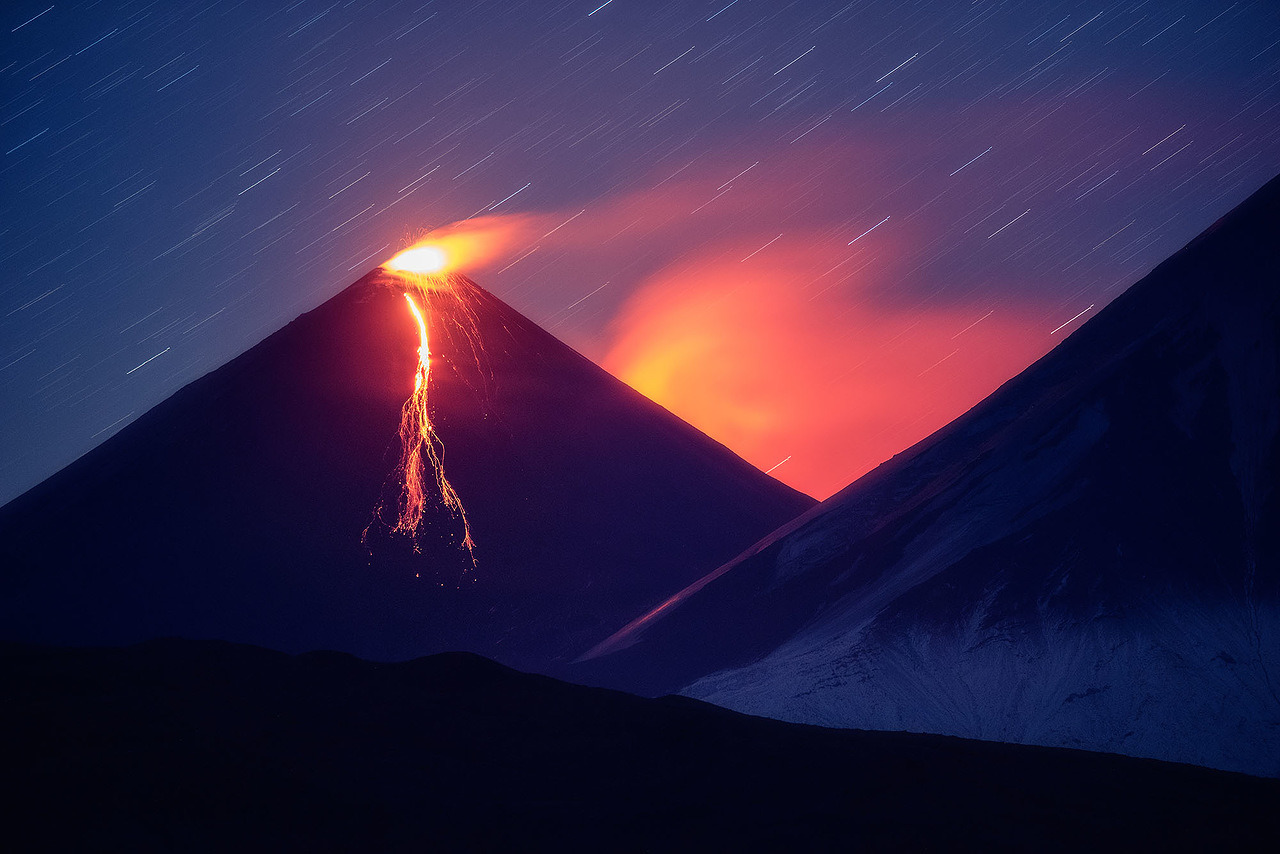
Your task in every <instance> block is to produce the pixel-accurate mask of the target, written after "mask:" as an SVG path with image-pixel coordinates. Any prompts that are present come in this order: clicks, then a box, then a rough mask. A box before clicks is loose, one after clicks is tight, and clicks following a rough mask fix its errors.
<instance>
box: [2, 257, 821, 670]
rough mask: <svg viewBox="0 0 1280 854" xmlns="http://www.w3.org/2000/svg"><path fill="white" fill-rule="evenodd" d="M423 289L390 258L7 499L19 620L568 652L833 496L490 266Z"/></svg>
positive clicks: (530, 660) (400, 650) (297, 640)
mask: <svg viewBox="0 0 1280 854" xmlns="http://www.w3.org/2000/svg"><path fill="white" fill-rule="evenodd" d="M441 283H443V284H444V285H447V287H445V288H439V287H437V285H440V284H441ZM410 285H412V286H410V287H406V279H405V277H404V276H403V275H401V274H400V273H398V272H397V271H395V270H393V269H388V268H379V269H377V270H374V271H373V272H371V273H370V274H368V275H366V276H365V277H363V278H362V279H360V280H359V281H358V282H356V283H355V284H353V285H352V286H350V287H349V288H347V289H346V290H345V291H343V292H342V293H340V294H338V295H337V296H335V297H334V298H332V299H331V300H329V301H328V302H326V303H325V304H323V305H322V306H320V307H319V308H317V309H315V310H314V311H311V312H309V313H307V314H305V315H303V316H302V317H299V318H298V319H297V320H295V321H293V322H292V323H290V324H289V325H288V326H286V327H285V328H284V329H282V330H280V331H279V332H277V333H275V334H274V335H271V336H270V337H269V338H267V339H266V340H265V341H263V342H262V343H260V344H259V345H257V346H256V347H254V348H252V349H251V350H249V351H248V352H246V353H244V354H243V355H241V356H240V357H238V358H236V359H235V360H233V361H232V362H230V363H229V364H227V365H225V366H224V367H222V368H221V369H219V370H217V371H214V372H213V373H211V374H209V375H207V376H205V377H203V378H201V379H200V380H197V381H196V382H194V383H192V384H190V385H188V386H187V387H185V388H183V389H182V390H180V391H179V392H177V393H176V394H175V395H173V396H172V397H171V398H169V399H168V400H166V401H164V402H163V403H161V404H160V405H158V406H157V407H155V408H154V409H152V410H151V411H150V412H148V413H146V414H145V415H144V416H143V417H141V418H139V419H138V420H137V421H136V422H134V423H133V424H131V425H130V426H129V427H127V428H126V429H124V430H123V431H121V432H120V433H119V434H118V435H116V436H114V437H112V438H111V439H110V440H108V441H107V442H105V443H104V444H103V445H101V446H100V447H98V448H97V449H95V450H94V451H92V452H91V453H89V454H87V455H86V456H84V457H83V458H81V459H80V460H78V461H77V462H75V463H74V464H72V465H71V466H69V467H68V468H66V469H64V470H63V471H62V472H60V473H58V474H57V475H55V476H54V477H52V478H50V479H49V480H48V481H46V482H45V483H43V484H41V485H40V486H38V487H36V488H35V489H33V490H31V491H30V492H28V493H26V494H25V495H23V496H21V497H19V498H18V499H16V500H14V501H13V502H11V503H10V504H8V505H7V506H5V507H4V508H0V565H3V567H4V575H3V584H4V590H5V595H4V596H3V597H0V626H3V629H2V630H0V632H2V636H3V638H4V639H9V640H20V641H27V642H47V643H59V644H67V643H73V644H101V643H118V642H131V641H136V640H143V639H146V638H151V637H157V636H166V635H179V636H186V637H193V638H220V639H227V640H236V641H245V642H252V643H257V644H260V645H263V646H268V647H273V648H277V649H282V650H287V651H303V650H309V649H316V648H330V649H338V650H344V651H348V652H352V653H356V654H360V655H363V656H365V657H368V658H373V659H380V660H387V659H399V658H407V657H411V656H416V655H421V654H426V653H432V652H438V651H443V650H453V649H461V650H469V651H473V652H478V653H482V654H486V655H489V656H491V657H494V658H497V659H499V660H501V661H503V662H505V663H508V664H512V665H515V666H519V667H523V668H526V669H535V670H543V671H549V670H555V669H556V668H557V667H560V666H562V664H563V662H565V661H567V660H569V659H572V658H574V657H576V656H577V655H578V654H580V653H581V652H582V650H584V649H586V648H588V647H589V646H591V645H593V644H594V643H597V642H599V641H600V640H602V639H603V637H604V636H605V635H606V634H607V633H608V632H609V631H611V630H612V628H613V627H614V626H616V625H618V624H620V623H621V622H623V621H625V619H626V618H628V617H629V616H630V615H631V614H633V613H635V612H637V611H639V610H642V609H644V608H646V607H648V606H649V605H651V604H653V603H655V602H658V601H660V600H661V599H662V598H663V597H664V596H666V595H668V594H669V593H670V592H671V591H672V590H676V589H679V588H680V587H681V586H683V585H684V584H687V583H688V582H690V581H692V580H693V579H694V578H696V577H697V576H698V575H700V574H701V573H702V572H704V571H705V570H706V569H707V567H709V566H714V565H715V564H717V563H718V562H720V561H723V560H726V559H728V558H729V557H731V556H732V555H733V554H734V553H735V552H736V551H738V550H740V549H741V548H743V547H745V546H746V545H748V544H749V543H750V542H751V541H753V540H754V539H756V538H758V537H759V536H761V535H763V534H764V533H766V532H767V531H769V530H771V529H772V528H773V527H776V526H777V525H778V524H780V523H781V522H783V521H785V520H787V519H789V518H791V517H793V516H794V515H796V514H797V513H799V512H801V511H803V510H804V509H806V508H807V507H809V506H810V505H811V504H812V500H811V499H808V498H807V497H805V496H803V495H801V494H799V493H797V492H795V491H793V490H791V489H790V488H788V487H785V486H783V485H781V484H779V483H778V482H776V481H774V480H772V479H771V478H769V477H766V476H765V475H763V474H762V473H761V472H760V471H759V470H757V469H755V468H753V467H752V466H750V465H748V464H746V463H745V462H743V461H742V460H741V459H739V458H737V457H736V456H734V455H733V454H732V453H731V452H729V451H728V450H727V449H725V448H724V447H723V446H721V445H719V444H717V443H716V442H714V441H712V440H711V439H709V438H707V437H706V436H704V435H702V434H701V433H699V432H697V431H696V430H694V429H693V428H691V427H689V426H688V425H687V424H685V423H684V422H682V421H680V420H679V419H677V418H675V417H674V416H672V415H671V414H670V413H668V412H667V411H665V410H663V409H662V408H660V407H658V406H657V405H656V404H653V403H652V402H650V401H648V400H647V399H645V398H644V397H642V396H641V395H640V394H638V393H637V392H635V391H633V390H632V389H630V388H628V387H626V386H625V385H623V384H622V383H620V382H619V381H617V380H615V379H614V378H613V377H611V376H609V375H608V374H607V373H605V372H604V371H603V370H601V369H600V368H598V367H597V366H595V365H594V364H592V363H591V362H590V361H588V360H587V359H585V358H583V357H582V356H580V355H579V354H578V353H576V352H574V351H573V350H571V349H570V348H568V347H567V346H565V345H564V344H562V343H560V342H559V341H557V340H556V339H555V338H553V337H552V336H551V335H549V334H547V333H546V332H544V331H543V330H541V329H539V328H538V327H536V326H535V325H534V324H532V323H531V322H529V321H528V320H526V319H525V318H524V317H522V316H520V315H519V314H517V313H516V312H515V311H513V310H512V309H511V308H509V307H508V306H506V305H505V304H503V303H502V302H501V301H499V300H498V299H496V298H495V297H494V296H492V295H491V294H489V293H488V292H486V291H484V290H483V289H482V288H480V287H479V286H478V285H476V284H475V283H474V282H472V281H471V280H469V279H467V278H466V277H464V276H461V275H459V274H456V273H449V274H448V275H447V276H446V277H444V278H443V279H440V278H436V279H433V280H432V282H430V283H428V285H429V286H428V287H426V288H425V289H424V288H423V287H421V285H422V283H421V282H418V283H417V284H414V283H413V282H410ZM409 301H412V303H413V306H412V307H416V308H417V309H418V313H421V314H422V321H423V322H422V325H421V326H419V324H418V322H417V317H416V316H415V312H414V311H413V310H412V307H411V306H410V304H409ZM428 372H429V375H428ZM415 386H417V389H416V390H415ZM428 391H429V397H428V395H427V392H428ZM406 413H408V414H409V416H410V418H409V433H410V434H411V435H410V436H409V439H410V440H411V441H410V442H408V444H407V447H408V448H409V452H408V454H407V455H406V452H405V448H406V443H405V442H404V441H403V440H404V435H405V420H404V416H405V415H406ZM433 453H434V454H435V455H436V456H437V458H438V460H437V461H439V462H442V463H443V465H444V467H445V469H447V478H444V476H443V470H441V469H434V470H429V467H433V466H434V462H433V461H432V460H431V459H430V457H431V454H433ZM442 454H443V455H442ZM415 455H417V459H416V461H415ZM406 468H408V469H409V470H410V472H411V473H412V472H418V473H421V474H423V475H424V477H423V479H422V481H421V486H422V487H423V488H422V490H421V492H420V493H419V494H418V497H413V496H412V495H411V496H410V498H409V500H408V501H407V502H405V501H404V499H405V482H406V481H405V479H404V474H405V471H406ZM437 473H438V474H439V478H437ZM411 480H412V478H411ZM411 491H412V490H411ZM419 498H420V499H421V500H420V501H419V500H418V499H419ZM458 500H461V501H463V502H464V504H463V505H459V504H458ZM376 508H382V512H381V514H378V511H377V510H376ZM463 508H465V511H464V509H463ZM463 512H465V522H464V517H463ZM419 513H420V514H421V515H420V516H419V515H418V514H419ZM379 518H380V519H381V520H382V521H381V522H380V521H379ZM371 521H372V522H373V524H371ZM397 526H400V527H401V528H402V529H403V528H409V529H411V533H409V532H406V531H404V530H401V531H400V532H397V531H396V530H395V528H396V527H397ZM467 526H469V528H468V527H467ZM468 531H473V532H474V534H475V536H474V561H475V562H474V563H473V554H472V552H471V551H470V549H469V548H468V547H467V546H468V542H469V540H470V538H469V537H468ZM362 532H366V533H365V536H364V537H363V539H362ZM407 533H408V535H406V534H407ZM477 564H478V567H479V568H478V569H477V568H476V567H477Z"/></svg>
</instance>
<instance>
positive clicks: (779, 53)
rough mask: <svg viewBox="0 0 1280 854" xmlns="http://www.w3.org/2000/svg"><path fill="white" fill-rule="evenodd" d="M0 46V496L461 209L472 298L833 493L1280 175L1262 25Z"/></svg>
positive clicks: (67, 22)
mask: <svg viewBox="0 0 1280 854" xmlns="http://www.w3.org/2000/svg"><path fill="white" fill-rule="evenodd" d="M597 7H599V8H597ZM0 26H2V27H3V29H2V30H0V33H2V35H0V39H3V44H4V47H3V51H0V70H2V75H0V76H2V79H3V81H4V84H3V93H2V98H0V133H2V135H3V139H2V140H0V142H2V144H3V151H4V155H3V170H4V179H3V181H4V183H3V187H4V191H3V205H4V209H3V226H2V227H3V243H2V244H0V251H2V253H3V257H4V265H3V271H4V274H3V278H2V279H0V448H2V449H3V454H0V501H3V500H7V499H9V498H12V497H14V496H15V495H17V494H18V493H20V492H21V491H23V490H25V489H27V488H29V487H30V486H32V485H34V484H35V483H37V482H38V481H40V480H41V479H43V478H45V477H47V476H48V475H49V474H51V473H53V472H54V471H56V470H57V469H58V468H60V467H62V466H63V465H65V464H67V463H68V462H70V461H71V460H73V459H74V458H76V457H77V456H79V455H81V454H82V453H84V452H85V451H86V450H88V449H89V448H91V447H93V446H94V445H96V444H98V443H100V442H102V441H104V440H105V439H106V438H108V437H109V436H111V435H112V434H113V433H114V432H116V431H118V430H120V429H121V428H122V427H123V426H125V425H126V424H128V423H129V422H130V421H131V420H132V419H134V418H136V417H137V416H138V415H140V414H141V413H143V412H145V411H146V410H147V409H148V408H149V407H151V406H153V405H154V404H156V403H158V402H159V401H160V400H162V399H163V398H165V397H166V396H167V395H169V394H171V393H172V392H173V391H175V390H176V389H178V388H179V387H180V386H182V385H184V384H185V383H187V382H189V381H191V380H193V379H195V378H197V377H198V376H200V375H202V374H204V373H206V372H208V371H210V370H212V369H214V368H216V367H217V366H219V365H220V364H222V363H224V362H226V361H227V360H228V359H230V358H231V357H233V356H235V355H237V354H238V353H240V352H242V351H243V350H245V349H247V348H248V347H250V346H252V345H253V344H255V343H257V342H258V341H260V340H261V339H262V338H264V337H265V336H266V335H268V334H269V333H271V332H272V331H274V330H276V329H278V328H280V327H281V326H282V325H284V324H285V323H286V322H287V321H289V320H290V319H291V318H293V317H294V316H296V315H297V314H299V313H300V312H301V311H304V310H307V309H310V308H312V307H314V306H316V305H318V304H320V303H321V302H323V301H324V300H326V299H327V298H329V297H331V296H333V295H334V294H336V293H337V292H339V291H340V290H342V289H343V288H344V287H345V286H346V285H348V284H350V283H351V282H352V281H354V280H355V279H356V278H358V277H359V276H360V275H362V274H363V273H365V272H367V271H368V270H369V269H371V268H372V267H374V266H376V265H377V264H379V263H381V262H382V261H384V260H386V258H388V257H389V256H390V255H392V254H393V253H394V252H395V251H396V250H398V249H400V248H402V247H403V246H405V245H407V244H408V243H409V242H411V241H412V240H413V239H414V238H416V237H417V236H419V235H421V234H422V233H423V232H424V231H426V230H428V229H432V228H437V227H439V226H442V225H445V224H448V223H451V222H454V221H458V220H464V219H472V220H474V222H473V226H468V227H469V228H471V227H474V229H475V230H477V231H478V232H479V233H481V234H483V235H484V236H485V237H486V239H487V240H488V242H489V245H490V247H491V248H492V249H493V250H494V251H493V252H492V253H491V257H489V258H488V259H487V260H485V262H484V263H483V264H477V265H476V266H475V267H474V269H467V270H465V271H464V272H467V273H468V274H469V275H471V276H472V277H473V278H474V279H476V280H477V281H478V282H479V283H480V284H481V285H483V286H484V287H486V288H488V289H489V290H491V291H493V292H494V293H495V294H497V295H498V296H499V297H501V298H502V299H504V300H506V301H507V302H509V303H510V304H512V305H513V306H514V307H515V308H517V309H518V310H520V311H522V312H524V313H525V314H527V315H528V316H529V317H531V318H532V319H533V320H535V321H536V322H538V323H540V324H542V325H544V326H545V327H546V328H548V329H549V330H551V331H552V332H553V333H555V334H556V335H557V336H559V337H560V338H562V339H563V340H565V341H567V342H568V343H569V344H571V345H573V346H574V347H576V348H577V349H579V350H580V351H582V352H583V353H584V354H586V355H588V356H590V357H591V358H593V359H594V360H596V361H597V362H599V363H600V364H602V365H604V366H605V367H606V368H608V369H609V370H611V371H613V372H614V373H615V374H617V375H618V376H620V377H622V378H623V379H625V380H627V381H628V382H630V383H632V384H633V385H635V386H636V387H637V388H639V389H640V390H642V391H644V392H645V393H647V394H649V395H650V396H652V397H654V398H655V399H656V400H658V401H659V402H660V403H662V404H664V405H666V406H667V407H668V408H670V409H672V410H673V411H675V412H676V413H677V414H679V415H681V416H682V417H684V418H686V419H687V420H690V421H691V422H692V423H694V424H695V425H696V426H698V427H699V428H701V429H703V430H704V431H706V432H708V433H709V434H710V435H712V436H713V437H715V438H717V439H719V440H720V441H722V442H725V443H726V444H728V445H729V446H730V447H732V448H733V449H734V450H736V451H737V452H738V453H740V454H742V455H744V456H745V457H746V458H747V459H749V460H750V461H751V462H753V463H755V464H756V465H758V466H760V467H761V468H763V469H769V468H772V467H774V466H777V468H776V470H775V471H774V474H775V476H777V477H779V478H781V479H783V480H785V481H787V482H788V483H791V484H792V485H793V486H796V487H798V488H800V489H803V490H804V491H806V492H809V493H810V494H812V495H815V496H817V497H825V496H826V495H829V494H830V493H831V492H833V491H834V490H836V489H838V488H839V487H840V486H842V485H844V484H845V483H847V482H849V481H850V480H852V479H853V478H854V477H855V476H857V475H859V474H861V473H863V472H865V471H866V470H868V469H869V468H871V467H872V466H874V465H875V464H876V463H878V462H880V461H881V460H883V459H885V458H887V457H888V456H890V455H892V454H893V453H896V452H897V451H899V450H902V449H903V448H905V447H906V446H908V445H909V444H911V443H912V442H914V441H916V440H918V439H920V438H922V437H924V436H925V435H927V434H928V433H929V432H931V431H932V430H934V429H936V428H937V427H939V426H941V425H942V424H944V423H946V422H947V421H949V420H950V419H951V418H953V417H955V416H956V415H958V414H960V413H961V412H962V411H964V410H965V409H966V408H967V407H969V406H971V405H972V404H973V403H976V402H977V400H978V399H980V398H981V397H982V396H983V395H985V394H986V393H988V392H990V391H991V390H993V389H994V388H995V387H996V386H997V385H998V384H999V383H1000V382H1002V381H1004V380H1005V379H1007V378H1009V377H1011V376H1013V375H1014V374H1015V373H1017V372H1018V371H1019V370H1021V369H1022V368H1024V367H1025V366H1026V365H1028V364H1029V363H1030V362H1031V361H1033V360H1034V359H1035V358H1037V357H1038V356H1040V355H1042V354H1043V353H1045V352H1047V350H1048V349H1049V348H1051V347H1052V346H1053V345H1054V344H1055V343H1057V342H1058V341H1059V340H1061V339H1062V337H1063V336H1065V335H1067V334H1069V333H1070V332H1071V331H1072V330H1073V329H1075V328H1076V327H1078V325H1079V324H1080V323H1081V322H1084V321H1085V320H1086V319H1087V318H1088V317H1090V316H1092V315H1093V314H1095V313H1096V312H1097V311H1098V310H1099V309H1100V308H1101V307H1103V306H1104V305H1105V304H1106V303H1107V302H1108V301H1110V300H1111V299H1113V298H1114V297H1115V296H1116V295H1117V294H1119V293H1120V292H1121V291H1123V289H1124V288H1125V287H1126V286H1127V285H1129V284H1131V283H1133V282H1134V281H1136V280H1137V279H1138V278H1139V277H1140V276H1141V275H1142V274H1144V273H1145V272H1147V271H1148V270H1150V269H1151V268H1152V267H1153V266H1154V265H1155V264H1156V263H1158V262H1159V261H1161V260H1163V259H1164V258H1165V257H1167V256H1168V255H1169V254H1171V253H1172V252H1173V251H1175V250H1177V249H1178V248H1179V247H1180V246H1182V245H1183V244H1185V243H1186V241H1187V240H1189V239H1190V238H1191V237H1193V236H1194V235H1195V234H1196V233H1197V232H1199V231H1200V230H1201V229H1203V228H1204V227H1206V226H1207V225H1209V224H1210V223H1211V222H1212V221H1213V220H1214V219H1215V218H1216V217H1218V216H1219V215H1221V214H1222V213H1224V212H1226V211H1227V210H1228V209H1229V208H1231V207H1232V206H1233V205H1235V204H1236V203H1238V202H1239V201H1241V200H1242V199H1243V198H1244V197H1246V196H1247V195H1248V194H1249V193H1250V192H1252V191H1253V190H1254V189H1256V188H1257V187H1258V186H1260V185H1261V184H1262V183H1264V182H1265V181H1266V180H1267V179H1269V178H1271V177H1272V176H1274V175H1275V174H1276V173H1277V172H1280V110H1277V106H1278V105H1280V3H1275V2H1271V0H1262V2H1236V3H1230V2H1209V0H1205V2H1171V0H1149V2H1132V3H1102V2H1097V0H1094V2H1087V3H1074V2H1035V0H1019V2H981V0H975V2H958V1H957V0H940V2H932V0H929V1H928V2H926V0H916V2H884V0H864V2H849V3H843V2H835V3H826V2H797V3H783V2H765V0H736V2H732V3H726V2H723V0H713V2H696V0H694V1H693V2H689V1H686V2H672V3H662V2H652V0H649V2H639V0H611V2H608V3H605V4H604V5H603V6H600V5H599V3H598V2H586V3H580V2H566V3H543V2H529V3H517V2H487V3H486V2H443V0H442V1H441V2H428V3H422V2H418V0H413V2H383V3H378V2H347V3H334V2H312V0H302V2H295V3H279V4H273V3H262V2H247V0H246V2H220V3H211V2H203V0H201V2H185V3H184V2H169V0H164V2H159V1H158V0H157V2H136V3H122V2H98V3H79V4H77V3H61V2H59V3H56V4H52V5H50V3H49V2H48V0H44V2H35V3H30V2H8V3H6V4H4V11H3V13H2V14H0ZM779 464H780V465H779Z"/></svg>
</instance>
